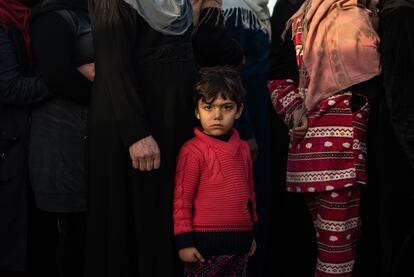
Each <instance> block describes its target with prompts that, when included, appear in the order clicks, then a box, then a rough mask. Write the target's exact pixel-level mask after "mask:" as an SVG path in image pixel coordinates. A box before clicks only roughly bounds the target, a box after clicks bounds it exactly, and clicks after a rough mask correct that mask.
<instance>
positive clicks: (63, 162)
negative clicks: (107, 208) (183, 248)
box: [29, 0, 93, 277]
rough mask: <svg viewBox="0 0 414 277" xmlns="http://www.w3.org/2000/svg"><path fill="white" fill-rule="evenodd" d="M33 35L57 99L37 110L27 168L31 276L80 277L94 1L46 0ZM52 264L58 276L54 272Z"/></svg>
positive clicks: (39, 68) (39, 64) (39, 66)
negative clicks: (31, 195)
mask: <svg viewBox="0 0 414 277" xmlns="http://www.w3.org/2000/svg"><path fill="white" fill-rule="evenodd" d="M31 37H32V46H33V56H34V60H35V65H36V66H35V67H36V72H37V74H39V75H40V76H42V78H43V80H45V82H46V85H47V88H48V90H49V91H50V93H51V94H52V96H51V97H50V98H49V99H48V100H47V101H44V102H43V103H42V104H40V105H38V106H36V107H35V108H34V109H33V111H32V120H31V132H30V144H29V170H30V181H31V186H32V188H33V191H34V199H35V204H36V208H35V209H33V215H34V216H33V220H32V222H33V224H32V232H31V239H30V241H31V249H32V250H31V253H30V257H29V262H30V267H31V269H30V271H31V272H33V274H34V275H39V276H45V277H47V276H52V277H56V276H59V277H65V276H67V277H78V276H79V277H80V276H83V273H84V245H85V209H86V199H85V198H86V197H85V165H84V153H85V145H86V121H87V120H86V119H87V110H88V103H89V98H90V93H91V87H92V80H93V45H92V40H91V24H90V20H89V16H88V1H87V0H40V1H39V3H38V4H37V5H36V6H35V7H34V9H33V13H32V16H31ZM52 234H53V235H54V236H53V235H52ZM40 251H42V252H43V253H44V255H42V256H41V258H40V257H39V255H38V253H39V252H40ZM55 264H56V265H55ZM53 266H55V267H56V268H57V270H58V273H53V272H51V271H52V270H51V269H52V267H53Z"/></svg>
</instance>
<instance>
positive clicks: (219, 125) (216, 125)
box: [210, 124, 223, 129]
mask: <svg viewBox="0 0 414 277" xmlns="http://www.w3.org/2000/svg"><path fill="white" fill-rule="evenodd" d="M210 127H211V128H214V129H221V128H223V125H221V124H213V125H211V126H210Z"/></svg>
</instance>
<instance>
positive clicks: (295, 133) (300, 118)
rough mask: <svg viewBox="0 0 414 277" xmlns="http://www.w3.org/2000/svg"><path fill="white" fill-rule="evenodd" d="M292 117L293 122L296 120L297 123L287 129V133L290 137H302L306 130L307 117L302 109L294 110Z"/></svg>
mask: <svg viewBox="0 0 414 277" xmlns="http://www.w3.org/2000/svg"><path fill="white" fill-rule="evenodd" d="M293 119H294V122H298V125H297V126H294V128H292V129H290V130H289V135H290V136H291V137H292V139H303V138H304V137H305V135H306V132H307V131H308V117H307V116H306V114H304V113H303V111H302V110H296V111H295V112H294V113H293Z"/></svg>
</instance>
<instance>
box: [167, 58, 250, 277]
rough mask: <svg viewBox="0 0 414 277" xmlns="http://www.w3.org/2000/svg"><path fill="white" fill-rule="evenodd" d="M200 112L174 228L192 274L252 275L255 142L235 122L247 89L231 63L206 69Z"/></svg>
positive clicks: (180, 172)
mask: <svg viewBox="0 0 414 277" xmlns="http://www.w3.org/2000/svg"><path fill="white" fill-rule="evenodd" d="M194 90H195V97H194V98H195V99H194V100H195V103H196V109H195V115H196V117H197V118H198V119H199V120H200V123H201V127H200V128H195V129H194V134H195V136H194V137H193V138H192V139H191V140H189V141H187V143H185V144H184V146H183V147H182V148H181V150H180V153H179V156H178V160H177V171H176V179H175V193H174V209H173V211H174V214H173V220H174V234H175V241H176V246H177V249H178V254H179V257H180V259H181V260H182V261H183V262H184V276H186V277H215V276H228V277H242V276H246V269H247V262H248V256H251V255H253V254H254V252H255V250H256V242H255V240H254V238H253V226H254V223H255V222H257V214H256V196H255V193H254V190H253V177H252V158H251V155H250V150H249V146H248V145H247V143H246V142H244V141H242V140H241V139H240V136H239V133H238V132H237V131H236V129H234V128H233V124H234V121H235V120H236V119H238V118H239V117H240V115H241V113H242V111H243V102H242V99H243V97H244V94H245V91H244V89H243V87H242V85H241V80H240V77H239V76H238V73H237V72H236V71H235V70H233V69H231V68H229V67H219V66H218V67H210V68H204V69H202V70H201V71H200V78H199V81H198V82H197V84H196V85H195V89H194Z"/></svg>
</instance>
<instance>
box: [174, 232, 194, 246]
mask: <svg viewBox="0 0 414 277" xmlns="http://www.w3.org/2000/svg"><path fill="white" fill-rule="evenodd" d="M175 246H176V247H177V249H178V250H179V249H182V248H187V247H194V246H195V242H194V233H184V234H179V235H175Z"/></svg>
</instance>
